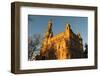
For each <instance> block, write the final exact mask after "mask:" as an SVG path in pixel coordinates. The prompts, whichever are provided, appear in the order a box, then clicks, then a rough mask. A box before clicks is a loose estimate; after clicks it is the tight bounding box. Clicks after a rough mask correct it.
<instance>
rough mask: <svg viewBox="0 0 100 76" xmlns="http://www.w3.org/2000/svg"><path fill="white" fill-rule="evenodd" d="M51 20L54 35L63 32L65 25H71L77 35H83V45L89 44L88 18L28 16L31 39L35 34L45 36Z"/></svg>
mask: <svg viewBox="0 0 100 76" xmlns="http://www.w3.org/2000/svg"><path fill="white" fill-rule="evenodd" d="M50 19H52V23H53V26H52V30H53V34H54V35H55V34H58V33H60V32H63V31H64V28H65V25H66V24H67V23H69V24H70V25H71V29H72V30H73V32H74V33H75V34H77V33H78V32H79V33H80V34H81V37H82V38H83V44H85V43H87V42H88V18H87V17H74V16H43V15H28V36H29V37H31V36H32V35H34V34H41V35H44V33H45V32H46V31H47V27H48V21H49V20H50ZM87 44H88V43H87Z"/></svg>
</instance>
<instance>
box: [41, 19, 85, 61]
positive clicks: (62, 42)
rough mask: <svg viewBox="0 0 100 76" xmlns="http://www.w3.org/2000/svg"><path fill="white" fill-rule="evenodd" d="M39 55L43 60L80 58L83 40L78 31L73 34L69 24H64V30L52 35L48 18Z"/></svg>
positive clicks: (50, 22)
mask: <svg viewBox="0 0 100 76" xmlns="http://www.w3.org/2000/svg"><path fill="white" fill-rule="evenodd" d="M40 57H41V59H43V60H50V59H73V58H82V57H83V42H82V38H81V36H80V33H78V34H75V33H74V32H73V31H72V29H71V25H70V24H66V27H65V29H64V32H61V33H59V34H57V35H55V36H53V31H52V21H51V20H50V21H49V22H48V29H47V32H46V33H45V37H44V40H43V42H42V46H41V49H40Z"/></svg>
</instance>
